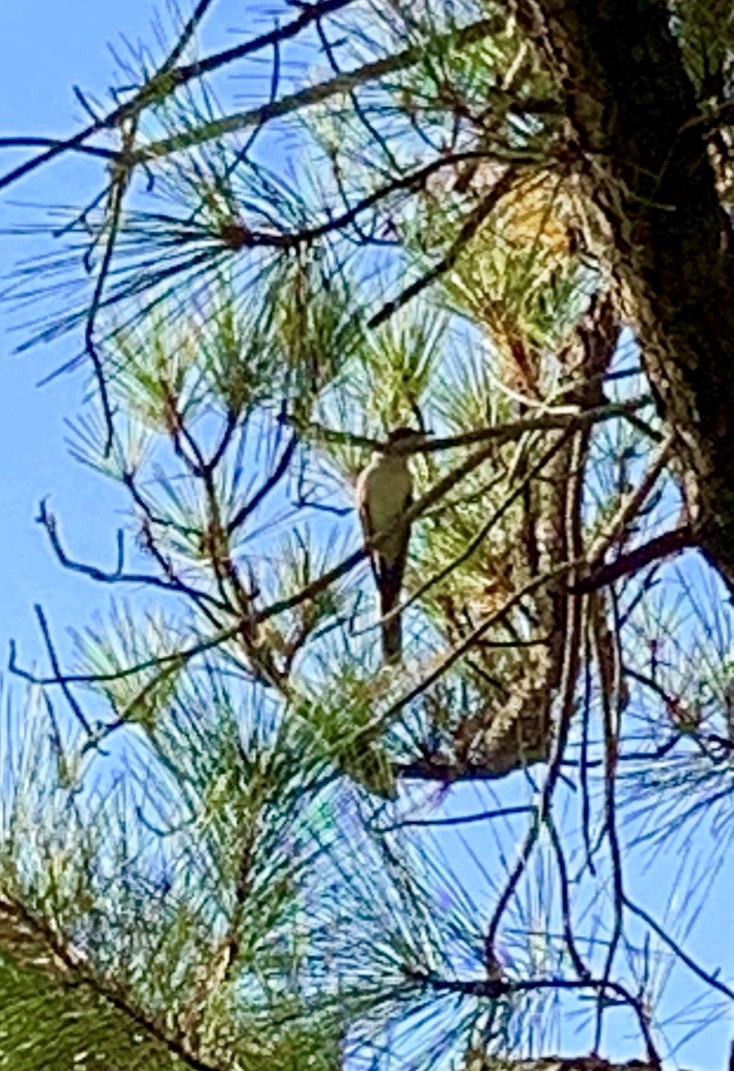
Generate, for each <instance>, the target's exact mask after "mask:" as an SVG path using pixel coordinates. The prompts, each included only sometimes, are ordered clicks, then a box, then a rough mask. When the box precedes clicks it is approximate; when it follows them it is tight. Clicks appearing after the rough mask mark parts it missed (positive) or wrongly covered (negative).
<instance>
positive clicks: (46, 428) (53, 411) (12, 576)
mask: <svg viewBox="0 0 734 1071" xmlns="http://www.w3.org/2000/svg"><path fill="white" fill-rule="evenodd" d="M246 6H247V5H245V4H243V3H229V2H227V0H220V4H219V5H218V9H219V13H218V14H217V16H216V19H215V22H214V24H211V23H210V24H209V26H208V27H207V34H208V35H211V36H209V41H210V44H211V43H213V42H214V41H218V42H221V41H223V40H224V41H233V40H234V38H233V37H231V36H229V35H228V34H227V30H228V28H233V27H237V28H239V29H241V28H242V26H243V20H244V17H245V16H244V8H245V7H246ZM250 6H251V5H250ZM263 7H265V5H263ZM151 13H152V5H151V2H150V0H126V2H125V3H124V4H115V3H111V2H109V0H107V2H106V3H104V2H103V3H94V2H90V0H85V2H82V0H0V134H2V135H11V134H18V135H20V134H25V135H27V134H38V135H45V136H67V135H68V134H69V133H71V132H72V131H74V130H75V129H77V128H78V126H79V125H81V124H82V123H83V122H84V114H83V112H82V109H81V108H80V106H79V104H78V102H77V101H76V99H75V98H74V95H73V93H72V88H71V87H72V85H73V84H77V85H79V86H80V87H81V88H82V89H84V90H91V91H92V92H93V93H95V94H96V95H97V96H98V98H99V99H105V87H106V86H107V85H109V84H110V82H111V81H112V80H113V70H114V65H113V61H112V59H111V57H110V55H109V52H108V50H107V42H108V41H117V42H119V35H120V32H121V31H122V32H125V33H126V34H127V35H129V36H130V37H131V38H133V39H134V38H137V37H139V36H141V35H143V36H145V37H146V38H147V39H150V37H149V25H150V16H151ZM20 159H21V154H12V153H10V152H8V151H5V150H2V154H1V155H0V170H2V171H5V170H6V169H7V168H8V167H9V166H11V164H12V163H13V162H17V161H18V160H20ZM98 188H99V170H98V167H97V165H93V166H92V167H91V168H89V167H88V166H87V165H85V164H84V163H80V162H79V161H78V160H74V161H69V162H63V163H60V164H54V165H53V166H52V167H49V168H46V169H44V170H42V171H41V172H39V173H38V174H36V175H35V176H33V177H32V178H30V179H28V180H25V181H23V182H22V183H21V184H19V185H18V186H16V187H15V188H14V189H13V190H12V192H11V194H10V198H11V199H12V200H13V201H25V202H34V203H35V204H37V205H44V204H49V203H59V202H69V203H73V204H79V203H83V201H84V195H85V193H87V192H88V193H91V192H93V191H96V190H97V189H98ZM34 212H37V210H34ZM27 215H28V210H26V209H24V208H22V207H18V206H17V205H12V204H8V197H7V195H0V227H3V228H5V227H7V226H8V225H10V224H12V223H13V222H17V221H18V220H22V219H24V218H26V217H27ZM28 251H29V250H28V247H27V246H26V245H25V243H24V242H23V241H22V240H19V239H12V238H7V237H4V236H3V237H2V238H0V275H3V276H6V275H8V274H9V273H10V272H11V271H12V267H13V264H14V263H15V261H16V259H17V257H18V256H20V255H25V254H27V253H28ZM0 289H2V287H1V286H0ZM11 319H12V318H11V317H10V315H9V312H8V309H7V308H5V307H2V306H0V347H1V349H0V353H1V354H2V362H1V363H0V384H2V387H1V389H0V517H2V525H0V570H1V571H2V577H1V580H2V601H1V603H0V605H1V607H2V609H1V610H0V654H1V657H2V660H3V662H4V661H5V660H6V658H7V650H8V643H9V640H10V638H11V637H12V638H14V639H15V640H16V641H17V643H18V648H19V656H20V659H21V661H23V662H24V663H25V664H26V665H28V664H30V663H31V662H32V661H33V660H34V659H35V660H37V661H38V664H39V667H40V666H44V665H45V656H44V654H43V645H42V642H41V637H40V634H39V631H38V628H37V625H36V622H35V618H34V614H33V604H34V603H35V602H40V603H41V604H42V605H43V607H44V610H45V611H46V613H47V616H48V619H49V621H50V622H51V624H52V627H53V629H54V632H55V635H56V636H57V638H58V639H59V640H60V641H61V640H62V637H63V632H64V628H65V627H66V626H67V625H76V626H79V625H81V624H83V623H84V621H85V620H88V618H89V616H90V615H91V614H92V612H93V611H94V610H96V609H100V608H102V607H104V606H105V605H106V604H107V602H108V599H109V593H108V592H107V591H106V590H104V589H101V588H99V587H98V586H96V585H94V584H93V583H92V582H91V581H89V580H86V579H84V578H81V577H78V576H74V575H73V574H70V573H67V572H65V571H64V570H63V569H62V568H61V567H60V566H59V565H58V564H57V563H56V562H55V560H54V559H53V557H52V555H51V553H50V550H49V548H48V546H47V544H46V542H45V539H44V536H43V532H42V531H41V529H40V528H39V526H38V525H37V524H35V523H34V517H35V516H36V513H37V509H38V503H39V500H40V499H41V498H43V497H44V496H48V497H49V505H50V507H51V508H52V509H53V510H54V512H55V513H56V514H57V516H58V519H59V523H60V526H61V530H62V533H63V535H64V540H65V542H66V544H67V546H68V548H69V550H70V551H71V552H73V553H74V555H75V556H76V557H78V558H81V559H84V560H89V561H93V562H95V563H97V564H99V565H101V566H111V565H112V564H113V562H114V555H115V543H114V528H115V523H116V520H115V510H116V509H117V508H119V507H120V506H121V505H122V499H121V498H120V497H119V496H118V495H117V493H116V492H114V490H113V489H112V488H111V487H109V488H108V487H107V485H106V484H105V483H104V481H103V480H102V479H101V478H100V477H98V476H95V475H94V474H92V473H90V472H86V471H85V470H84V469H82V468H81V467H80V466H79V465H78V464H75V463H74V462H72V461H71V460H70V459H69V457H68V455H67V453H66V448H65V445H64V435H65V427H64V418H65V417H67V416H73V415H74V414H75V413H76V412H77V411H78V408H79V403H80V400H81V394H82V389H83V386H84V382H85V374H84V373H77V374H75V375H72V376H63V377H62V378H60V379H57V380H55V381H53V382H52V383H51V384H50V385H49V386H47V387H45V388H43V389H42V390H39V389H37V388H36V385H35V384H36V383H37V381H38V380H39V379H41V378H42V377H43V376H44V375H46V374H47V373H48V372H50V371H52V370H53V369H54V368H55V367H57V366H58V365H60V364H62V363H63V362H64V360H65V359H67V358H68V357H70V356H72V355H73V353H74V352H76V349H77V348H78V340H77V345H76V346H75V344H74V340H73V339H72V338H69V339H68V340H65V341H63V342H62V343H61V344H59V345H57V346H55V347H54V348H53V350H44V349H38V350H34V351H32V352H31V353H29V354H28V353H26V354H23V355H22V356H20V357H13V356H11V355H10V354H11V351H12V348H13V346H14V345H15V343H16V341H18V340H19V336H16V335H11V334H9V333H8V329H9V326H10V323H11ZM62 646H63V642H62ZM500 791H502V790H501V786H500ZM467 805H468V806H469V807H471V804H470V803H468V804H467ZM469 828H470V829H471V827H469ZM467 835H469V833H468V831H467ZM462 865H464V864H462ZM672 865H673V864H672V863H671V867H672ZM640 880H641V882H642V887H644V888H645V891H646V892H651V891H652V890H651V889H650V887H649V884H648V883H647V882H646V881H645V880H643V879H642V878H640ZM634 884H637V882H636V881H635V883H634ZM705 917H706V919H707V920H708V921H706V922H704V924H703V925H702V926H700V928H699V931H698V932H699V933H700V937H699V938H698V939H696V940H694V941H693V950H694V951H695V952H697V953H698V954H700V956H701V959H702V962H703V963H705V964H706V965H708V966H710V967H715V966H717V965H718V964H719V963H720V961H721V959H722V958H723V957H724V955H726V956H727V958H730V957H731V954H732V938H731V930H732V923H731V907H730V897H729V894H728V885H727V884H726V883H722V882H719V883H718V885H717V886H716V888H715V890H714V895H713V897H712V899H711V900H710V901H709V906H708V909H707V911H706V912H705ZM715 920H719V923H720V925H718V926H717V924H716V921H715ZM722 946H725V947H722ZM685 978H686V975H685V973H682V974H681V982H682V986H683V991H680V990H679V992H678V997H679V1000H680V1001H681V1002H683V1001H684V999H685V984H686V983H685ZM731 1036H732V1027H731V1020H728V1021H727V1022H725V1023H722V1024H721V1025H720V1027H717V1028H715V1029H713V1030H711V1031H709V1032H707V1034H706V1036H705V1039H702V1041H701V1043H700V1044H696V1043H694V1044H692V1045H691V1046H690V1047H689V1048H687V1049H686V1053H685V1055H686V1062H687V1063H688V1064H689V1065H690V1066H694V1067H697V1068H699V1069H701V1071H709V1069H711V1071H714V1069H717V1071H719V1069H721V1068H723V1067H724V1066H725V1052H726V1044H727V1042H728V1039H729V1038H730V1037H731Z"/></svg>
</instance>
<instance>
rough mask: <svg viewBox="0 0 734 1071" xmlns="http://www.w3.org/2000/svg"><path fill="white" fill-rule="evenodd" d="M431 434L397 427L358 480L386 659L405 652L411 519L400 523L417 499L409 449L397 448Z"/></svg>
mask: <svg viewBox="0 0 734 1071" xmlns="http://www.w3.org/2000/svg"><path fill="white" fill-rule="evenodd" d="M426 435H427V432H425V431H419V430H417V429H415V428H408V427H401V428H395V429H394V430H393V431H391V432H390V433H389V435H388V436H387V439H386V441H385V444H384V446H382V447H381V448H380V449H379V450H376V451H375V452H374V453H373V455H372V458H371V460H370V462H369V463H368V464H367V466H366V467H365V468H364V469H363V470H362V472H361V473H360V475H359V477H358V479H357V484H356V501H357V509H358V511H359V518H360V521H361V522H362V530H363V532H364V538H365V543H366V544H367V548H368V553H369V558H370V564H371V566H372V572H373V574H374V577H375V583H376V585H377V590H378V592H379V595H380V614H381V616H382V654H383V661H384V662H386V663H390V662H398V661H400V657H401V654H402V629H401V623H400V614H399V613H393V610H395V607H396V606H397V605H398V603H399V601H400V591H401V588H402V586H403V576H404V573H405V561H406V558H407V554H408V543H409V541H410V524H409V523H408V522H403V523H400V518H401V517H402V516H403V515H404V514H405V513H406V511H407V510H408V509H409V508H410V505H411V503H412V501H413V498H412V492H413V478H412V475H411V472H410V464H409V459H408V454H407V453H405V452H403V451H399V452H398V451H395V450H394V449H393V448H394V447H395V446H396V445H397V444H398V443H406V442H408V441H412V442H414V443H418V442H423V441H424V440H425V438H426ZM382 532H385V533H387V534H386V535H385V538H384V539H380V540H379V542H378V545H377V546H375V547H373V546H371V545H370V544H371V542H372V541H373V540H374V539H375V537H377V536H379V535H380V533H382Z"/></svg>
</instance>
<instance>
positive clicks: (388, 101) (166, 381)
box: [0, 0, 734, 1071]
mask: <svg viewBox="0 0 734 1071" xmlns="http://www.w3.org/2000/svg"><path fill="white" fill-rule="evenodd" d="M215 7H216V4H215V3H213V0H199V3H198V4H197V5H196V8H195V10H194V11H193V12H192V13H191V15H190V16H189V17H188V18H187V19H185V20H182V21H181V24H180V25H178V26H176V27H175V28H174V30H172V32H171V33H170V34H169V35H168V37H167V38H166V40H165V42H164V40H163V39H162V38H161V39H159V40H158V41H157V44H156V45H155V46H154V47H152V48H151V49H148V48H142V47H140V48H133V47H131V48H130V53H129V55H128V56H127V57H126V58H124V59H122V60H120V67H121V70H120V85H121V87H122V86H123V85H124V86H125V88H120V89H119V90H118V91H117V92H116V94H115V105H114V107H113V108H112V110H111V111H109V112H108V113H106V114H103V113H102V112H101V111H100V110H99V108H98V107H96V106H95V107H93V106H92V105H91V104H90V103H89V101H87V99H86V98H85V97H83V96H82V95H81V93H80V91H77V93H78V96H79V99H80V101H81V102H82V103H83V104H84V106H85V107H86V108H87V110H88V111H89V115H90V121H89V124H88V125H87V127H86V128H85V129H83V130H80V131H78V132H76V133H74V134H72V135H71V136H70V137H69V139H68V140H66V141H63V142H58V141H51V140H49V142H48V144H46V145H44V146H42V151H40V153H39V154H38V155H36V156H33V157H30V158H29V159H28V160H27V162H26V163H24V164H22V165H19V166H18V167H16V168H14V169H13V170H12V171H9V172H7V173H6V174H5V175H4V176H2V178H0V188H2V189H3V190H8V189H10V188H13V189H14V188H15V186H16V184H18V183H19V182H20V181H21V180H22V179H23V178H24V177H25V176H26V175H28V174H30V173H31V172H32V171H34V170H35V169H37V168H39V167H45V168H48V167H52V166H53V163H54V160H55V159H56V158H60V157H62V156H64V155H65V154H71V153H74V152H82V153H86V154H87V155H92V156H97V157H99V158H100V162H101V168H102V173H101V176H100V190H99V194H98V196H97V197H95V199H94V201H93V202H92V203H91V204H89V205H87V206H78V207H77V208H76V209H75V210H74V211H72V212H66V214H65V215H64V214H63V213H62V222H61V224H60V225H59V216H58V214H56V215H55V216H54V222H53V235H54V240H55V243H56V244H55V245H54V246H53V247H52V248H51V251H50V252H47V253H43V254H42V255H41V256H39V257H37V258H36V259H35V260H33V261H32V262H31V263H30V265H29V266H27V267H26V268H24V269H22V270H19V273H18V276H17V280H16V282H15V285H14V287H13V289H12V296H13V297H14V298H15V299H16V300H18V301H20V303H21V304H22V303H23V302H24V300H26V299H27V298H28V297H29V296H32V295H36V294H38V293H45V295H46V300H45V303H44V306H43V309H44V313H43V315H44V317H45V319H44V320H43V321H42V322H41V323H40V324H39V325H38V328H37V330H36V331H35V332H34V333H33V336H32V337H29V338H28V340H27V343H26V344H27V345H30V344H31V343H33V342H37V341H40V340H49V339H54V338H57V337H59V336H63V337H67V336H68V337H69V338H71V339H74V340H76V343H75V344H77V345H78V347H79V350H78V355H77V357H76V358H74V361H73V363H81V362H84V363H85V366H86V367H87V368H88V369H89V374H90V382H91V386H92V388H93V389H92V390H91V392H90V393H91V400H90V402H89V404H88V405H87V406H86V408H85V409H84V411H83V412H82V413H81V414H79V415H78V417H77V419H76V421H75V424H74V430H73V436H72V454H73V455H74V457H75V459H76V460H77V461H79V462H81V463H83V464H86V465H88V466H91V467H92V468H93V469H95V470H96V471H97V472H98V473H99V478H100V479H108V480H112V481H114V482H115V483H116V485H118V486H119V487H120V488H121V489H122V490H123V492H124V493H125V495H126V496H127V501H128V505H129V510H128V515H127V518H126V523H125V526H124V529H123V530H122V531H121V532H120V533H119V534H118V560H117V564H116V566H115V567H114V568H113V569H111V570H109V571H105V570H104V569H102V568H100V567H99V566H98V565H95V564H90V563H87V562H84V561H81V560H78V559H77V558H76V557H75V556H74V552H73V548H71V547H67V544H66V542H65V540H64V537H63V532H62V522H63V518H61V519H57V518H56V517H55V516H54V515H53V513H52V512H51V511H50V509H49V508H48V507H46V506H42V508H41V513H40V520H41V523H42V526H43V528H44V530H45V534H46V536H47V538H48V542H49V547H50V550H51V551H52V552H53V553H54V554H55V555H56V557H57V558H58V560H59V563H60V566H63V567H66V568H68V569H72V570H75V571H80V572H82V573H85V574H86V575H88V576H89V577H91V578H92V579H94V580H96V581H98V582H99V583H100V585H113V586H114V587H115V590H116V591H117V590H119V591H120V592H121V593H122V594H121V596H120V598H119V599H118V600H117V601H116V604H115V610H114V612H113V613H112V614H110V615H108V616H106V617H105V616H100V617H99V618H97V619H95V620H94V621H93V622H89V623H86V624H82V625H79V626H78V628H77V632H76V633H75V652H76V653H75V660H74V662H73V663H72V664H67V662H66V660H65V659H64V657H63V656H62V654H61V653H60V652H59V651H58V650H57V649H56V647H55V646H54V641H53V638H52V631H51V629H50V626H49V624H48V622H47V621H46V618H45V616H44V614H43V612H42V610H40V609H39V610H38V616H39V625H40V628H41V632H42V635H43V637H44V639H45V642H46V646H47V652H48V660H49V668H48V670H47V671H46V672H43V673H40V672H39V673H36V672H31V671H30V670H29V669H27V668H26V667H25V665H24V663H23V659H22V652H19V653H18V654H17V655H16V656H15V657H14V659H13V664H12V668H13V669H14V671H15V673H16V674H17V675H18V676H20V677H22V678H25V680H26V683H27V685H28V691H27V695H26V696H25V698H24V699H23V702H22V704H21V706H20V707H19V705H18V692H17V691H13V692H12V694H11V693H9V694H8V695H7V696H6V703H5V712H4V719H5V722H4V726H3V730H4V731H3V734H2V743H1V745H0V767H1V769H2V794H1V796H0V803H1V808H2V809H1V810H0V816H1V821H0V844H1V846H2V847H1V852H0V1007H1V1008H2V1018H1V1019H0V1066H2V1067H7V1068H9V1069H11V1071H35V1069H40V1068H49V1069H51V1071H64V1069H66V1068H71V1067H74V1068H88V1069H90V1071H91V1069H92V1068H104V1069H111V1071H116V1069H118V1068H119V1069H123V1068H124V1069H128V1068H135V1069H141V1071H142V1069H145V1071H158V1069H162V1068H168V1067H175V1068H192V1069H196V1071H235V1069H237V1071H259V1069H263V1071H264V1069H266V1068H267V1069H278V1071H306V1069H308V1071H336V1069H341V1068H344V1069H352V1068H355V1069H356V1068H365V1069H366V1068H375V1069H383V1068H385V1069H387V1068H392V1067H406V1068H414V1069H416V1071H418V1069H421V1068H426V1069H428V1068H455V1069H466V1071H505V1069H512V1071H515V1069H521V1068H536V1067H542V1068H544V1069H546V1071H548V1069H550V1068H556V1067H557V1068H559V1069H561V1068H566V1069H570V1068H578V1069H583V1071H603V1069H608V1068H612V1067H613V1066H617V1065H618V1064H619V1063H620V1062H622V1061H624V1060H628V1059H633V1060H637V1061H639V1062H638V1063H636V1064H635V1065H634V1066H636V1067H639V1068H640V1069H642V1068H661V1067H663V1066H664V1067H673V1066H677V1064H676V1059H677V1058H678V1057H679V1056H680V1057H682V1058H685V1053H686V1048H685V1046H686V1043H687V1041H688V1038H689V1036H690V1035H691V1034H692V1033H696V1032H698V1031H703V1030H704V1028H705V1027H706V1026H707V1025H710V1024H711V1023H712V1022H714V1021H715V1020H716V1019H717V1018H718V1019H720V1018H721V1017H722V1016H725V1015H727V1014H729V1006H730V1002H731V1000H732V998H734V989H732V987H731V986H730V985H729V983H728V982H727V981H726V979H725V977H723V972H722V971H721V970H720V967H721V965H720V964H719V963H711V962H703V961H701V960H700V959H699V958H698V957H697V955H696V953H695V947H694V946H695V935H696V934H697V933H698V932H700V931H701V930H702V929H703V930H705V929H706V927H707V926H709V927H713V928H714V929H715V927H716V925H717V923H716V921H715V920H713V921H712V920H711V919H707V918H706V917H705V913H704V908H705V905H706V904H707V902H708V901H707V895H708V894H709V893H710V891H711V888H712V885H713V883H714V882H715V881H716V877H717V869H718V867H719V866H720V865H721V861H722V858H723V856H724V855H725V852H726V848H727V847H728V844H729V840H730V837H731V833H732V830H733V829H734V827H733V826H732V822H731V815H730V806H729V802H728V800H729V797H730V793H731V771H732V763H733V761H734V758H733V753H734V715H733V714H732V709H733V706H732V704H733V702H734V699H733V693H732V688H733V687H734V684H733V682H734V676H733V675H732V674H733V671H734V644H733V642H732V639H731V627H732V615H731V607H730V599H731V594H732V592H734V468H733V467H732V464H731V459H732V458H733V457H734V420H733V419H732V415H731V413H732V412H733V411H734V360H732V358H733V357H734V353H732V346H734V259H733V257H732V237H733V235H732V208H733V200H732V198H733V193H732V190H733V178H732V176H733V172H732V130H733V129H734V112H733V111H732V108H733V107H734V104H733V100H734V98H733V97H732V93H733V92H734V89H733V87H734V83H733V81H732V78H733V77H734V74H733V71H734V65H733V62H732V57H733V56H734V15H732V12H731V10H730V6H729V5H727V4H724V3H723V2H719V0H716V2H713V0H708V2H705V3H704V2H697V0H690V2H689V3H685V4H684V3H679V2H678V0H668V2H667V3H665V2H663V0H615V3H613V4H611V3H598V4H590V3H584V2H582V0H564V2H563V3H560V2H558V0H506V2H496V3H495V2H493V0H456V2H454V0H435V2H434V0H417V2H416V3H412V4H408V3H405V2H404V0H390V2H388V3H385V4H370V3H366V2H364V3H363V2H361V0H317V2H316V3H313V4H292V5H289V6H286V7H284V8H283V10H282V11H281V12H280V16H279V18H278V20H277V21H274V22H273V23H272V25H270V26H269V27H268V28H267V29H265V30H264V31H263V32H262V33H260V34H259V35H258V36H252V37H245V38H244V39H243V40H242V41H241V42H239V43H238V44H236V45H235V46H233V47H229V48H227V49H224V50H222V51H219V52H209V53H207V52H205V51H202V50H201V48H200V46H199V44H198V37H199V31H200V27H201V24H202V23H203V22H204V21H205V20H206V19H207V18H210V17H212V13H213V9H214V8H215ZM263 58H266V59H267V75H266V77H264V78H262V77H261V78H260V79H259V80H257V79H256V81H255V83H254V84H256V85H257V86H258V93H259V94H260V96H259V97H258V99H256V100H255V101H254V102H251V103H250V104H249V106H248V107H247V108H242V107H238V106H237V101H236V100H233V99H232V94H231V87H232V83H231V82H230V81H227V80H226V78H228V77H229V76H230V75H245V76H249V75H250V73H251V72H252V70H253V69H254V68H253V67H252V62H253V60H259V61H262V59H263ZM263 69H264V68H263V67H262V65H261V66H259V67H258V68H257V70H259V71H260V72H262V71H263ZM225 76H226V77H225ZM235 84H237V83H235ZM21 140H22V139H21ZM17 144H18V142H17V141H14V140H13V139H10V138H6V139H3V145H4V146H8V145H16V146H17ZM49 229H50V228H49ZM21 230H24V231H26V232H27V234H28V242H29V243H30V242H31V239H32V238H33V240H37V238H34V236H37V234H38V230H39V225H38V224H37V223H36V222H35V221H32V222H31V223H29V224H28V225H27V226H25V227H24V228H21ZM59 278H60V279H61V280H62V283H61V285H59V284H58V282H57V280H58V279H59ZM69 295H72V296H71V298H70V296H69ZM59 296H60V300H59ZM402 425H407V426H413V427H418V428H421V429H426V430H430V432H431V434H430V435H428V436H426V437H425V438H423V439H420V440H415V441H412V442H411V443H410V445H409V446H408V447H406V450H407V451H408V452H409V455H410V465H411V468H412V471H413V476H414V482H415V493H414V501H413V504H412V505H411V507H410V511H409V519H410V520H411V521H412V540H411V544H410V552H409V558H408V565H407V571H406V578H405V588H404V592H403V603H402V608H401V614H402V619H403V635H404V639H403V657H402V661H401V662H400V663H394V662H393V663H389V664H383V663H382V661H381V657H380V644H379V634H380V621H379V614H378V612H377V609H376V600H375V597H374V591H373V587H372V579H371V577H370V574H369V572H368V569H367V566H366V554H365V548H364V547H363V545H362V544H361V542H360V537H359V533H358V525H357V522H356V516H355V511H354V508H353V502H352V496H353V486H354V483H355V480H356V477H357V474H358V472H359V471H360V469H361V468H362V466H363V465H364V464H365V462H366V460H367V458H368V457H369V452H370V451H371V450H372V449H373V448H374V447H375V446H379V445H380V444H382V443H384V442H385V440H386V437H387V435H388V433H389V432H390V430H391V429H393V428H395V427H398V426H402ZM643 872H645V873H646V874H647V880H646V881H640V880H638V879H639V877H640V875H641V874H642V873H643ZM722 924H723V925H724V926H726V925H727V923H726V922H723V923H722ZM694 925H695V926H696V927H697V930H696V931H695V934H694ZM681 987H683V988H682V989H681ZM671 990H672V995H671ZM681 992H684V993H685V999H681V996H680V994H681ZM692 1024H693V1026H692ZM719 1036H720V1035H717V1043H718V1038H719ZM615 1061H616V1063H615ZM724 1061H725V1057H724V1055H723V1054H722V1055H721V1059H720V1061H719V1063H720V1065H721V1066H724Z"/></svg>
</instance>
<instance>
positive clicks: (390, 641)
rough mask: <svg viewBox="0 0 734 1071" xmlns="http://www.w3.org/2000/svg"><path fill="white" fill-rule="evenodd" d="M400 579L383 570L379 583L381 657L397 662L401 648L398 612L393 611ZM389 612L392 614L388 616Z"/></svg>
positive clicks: (401, 631) (398, 595)
mask: <svg viewBox="0 0 734 1071" xmlns="http://www.w3.org/2000/svg"><path fill="white" fill-rule="evenodd" d="M401 579H402V578H401V577H400V576H396V577H394V578H393V577H391V576H390V570H383V574H382V578H381V584H380V613H381V615H382V618H383V621H382V657H383V660H384V661H385V662H399V661H400V656H401V654H402V650H403V629H402V622H401V620H400V614H399V613H393V611H394V610H395V607H396V606H397V605H398V602H399V601H400V588H401V583H400V581H401ZM393 580H394V582H392V581H393ZM389 614H392V616H391V617H388V615H389ZM385 619H387V620H385Z"/></svg>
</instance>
